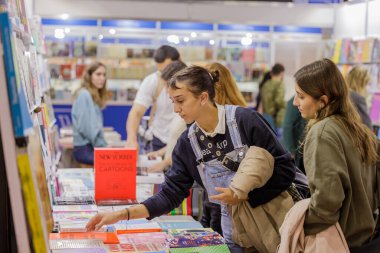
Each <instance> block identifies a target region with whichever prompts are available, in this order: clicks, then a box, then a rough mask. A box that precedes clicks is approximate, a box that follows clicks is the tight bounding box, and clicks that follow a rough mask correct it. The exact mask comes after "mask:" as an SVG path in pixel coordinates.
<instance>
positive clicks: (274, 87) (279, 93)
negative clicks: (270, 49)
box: [260, 63, 285, 134]
mask: <svg viewBox="0 0 380 253" xmlns="http://www.w3.org/2000/svg"><path fill="white" fill-rule="evenodd" d="M284 73H285V68H284V66H283V65H282V64H280V63H276V64H275V65H274V66H273V67H272V70H271V72H270V79H269V80H267V81H266V82H265V83H264V84H263V86H262V88H261V92H260V93H261V103H262V109H263V116H264V118H265V119H266V120H267V121H268V123H269V124H270V125H271V126H272V128H273V129H274V130H275V131H276V132H277V134H279V133H278V129H279V128H281V126H282V122H283V119H284V113H285V98H284V97H285V85H284V82H283V79H284Z"/></svg>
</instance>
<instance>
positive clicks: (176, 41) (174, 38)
mask: <svg viewBox="0 0 380 253" xmlns="http://www.w3.org/2000/svg"><path fill="white" fill-rule="evenodd" d="M166 39H167V40H168V42H171V43H174V44H179V37H178V36H177V35H174V34H173V35H169V36H168V37H167V38H166Z"/></svg>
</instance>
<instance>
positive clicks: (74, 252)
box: [52, 248, 108, 253]
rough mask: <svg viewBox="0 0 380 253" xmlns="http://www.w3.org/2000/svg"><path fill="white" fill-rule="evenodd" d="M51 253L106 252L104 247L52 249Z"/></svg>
mask: <svg viewBox="0 0 380 253" xmlns="http://www.w3.org/2000/svg"><path fill="white" fill-rule="evenodd" d="M52 253H108V250H107V249H106V248H86V249H54V250H52Z"/></svg>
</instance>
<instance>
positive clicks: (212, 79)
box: [207, 72, 214, 81]
mask: <svg viewBox="0 0 380 253" xmlns="http://www.w3.org/2000/svg"><path fill="white" fill-rule="evenodd" d="M207 73H208V74H209V76H210V78H211V81H214V78H213V77H212V75H211V73H210V72H207Z"/></svg>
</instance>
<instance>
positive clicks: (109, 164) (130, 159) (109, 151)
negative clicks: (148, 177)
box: [94, 148, 137, 203]
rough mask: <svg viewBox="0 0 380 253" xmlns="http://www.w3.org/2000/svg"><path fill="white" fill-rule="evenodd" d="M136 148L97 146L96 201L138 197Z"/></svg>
mask: <svg viewBox="0 0 380 253" xmlns="http://www.w3.org/2000/svg"><path fill="white" fill-rule="evenodd" d="M136 159H137V152H136V149H126V148H95V151H94V174H95V201H96V202H97V203H99V202H102V201H106V202H108V203H109V202H110V201H112V200H115V201H121V200H126V201H128V200H135V199H136V162H137V160H136Z"/></svg>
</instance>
